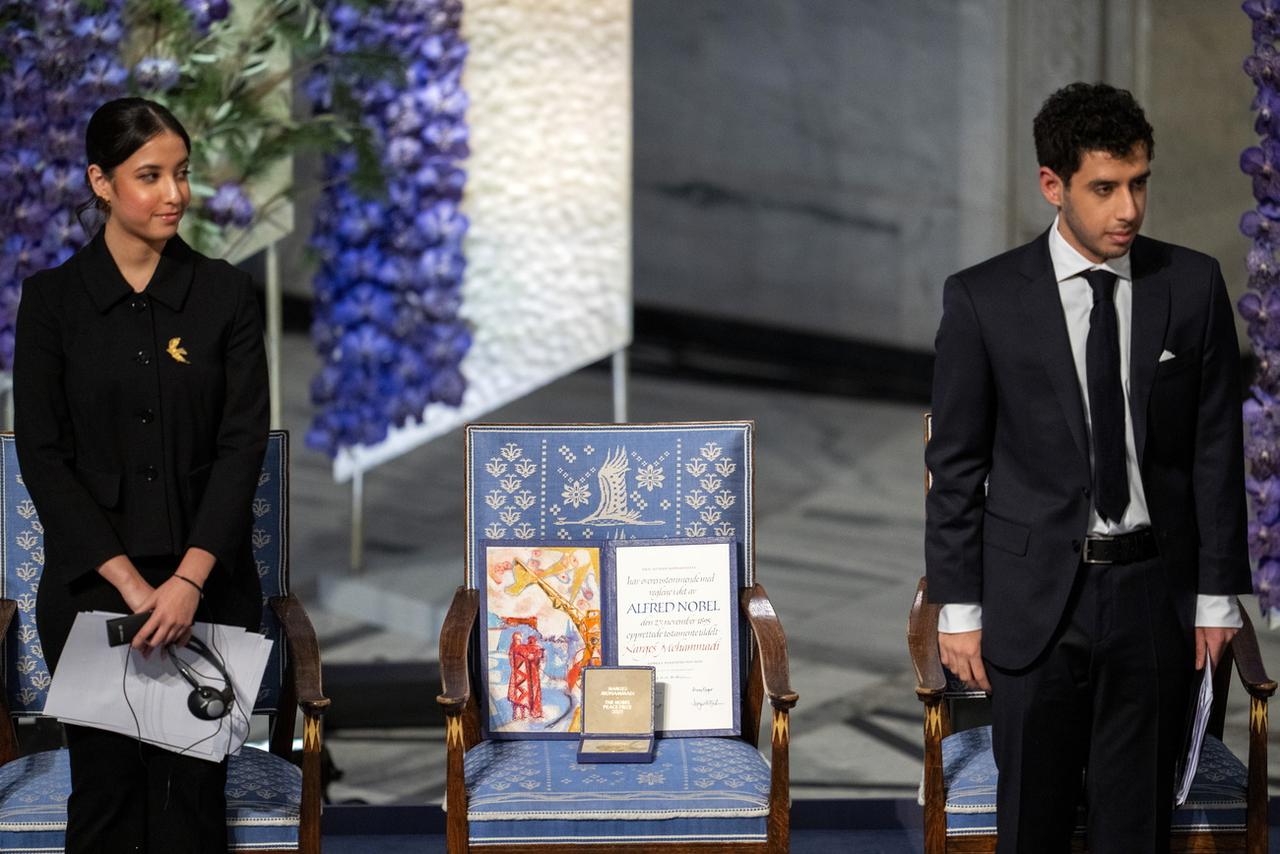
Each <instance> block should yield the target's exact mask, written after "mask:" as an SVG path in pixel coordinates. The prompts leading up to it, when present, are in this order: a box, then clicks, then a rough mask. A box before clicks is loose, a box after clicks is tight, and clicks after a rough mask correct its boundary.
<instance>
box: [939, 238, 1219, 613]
mask: <svg viewBox="0 0 1280 854" xmlns="http://www.w3.org/2000/svg"><path fill="white" fill-rule="evenodd" d="M1058 228H1059V222H1058V219H1057V218H1055V219H1054V221H1053V228H1051V229H1049V257H1050V259H1051V260H1052V261H1053V273H1054V277H1055V278H1056V279H1057V280H1058V297H1059V298H1060V299H1061V300H1062V313H1063V315H1064V316H1065V317H1066V321H1067V336H1068V338H1070V340H1071V356H1072V359H1073V361H1074V362H1075V366H1076V377H1077V378H1078V379H1079V381H1080V396H1081V404H1082V405H1083V407H1084V423H1085V428H1086V430H1088V432H1089V464H1090V466H1092V465H1093V427H1092V423H1091V421H1090V418H1089V381H1088V376H1087V374H1086V369H1085V350H1086V342H1087V340H1088V337H1089V313H1090V312H1091V311H1092V310H1093V289H1092V288H1090V287H1089V283H1088V281H1086V280H1085V278H1084V277H1083V276H1082V275H1081V274H1083V273H1085V272H1087V271H1089V270H1107V271H1108V272H1111V273H1114V274H1115V276H1116V291H1115V303H1116V333H1117V335H1118V337H1119V340H1120V381H1121V383H1122V385H1123V387H1124V397H1125V408H1124V458H1125V470H1126V472H1127V473H1128V476H1129V506H1128V507H1126V508H1125V511H1124V516H1123V517H1122V518H1121V519H1120V520H1119V521H1116V522H1109V521H1107V520H1105V519H1103V518H1102V517H1101V516H1099V515H1098V508H1097V507H1094V506H1092V505H1090V507H1089V533H1090V534H1107V535H1114V534H1126V533H1129V532H1131V531H1136V530H1138V529H1140V528H1146V527H1150V525H1151V516H1150V514H1149V513H1148V511H1147V496H1146V494H1145V493H1144V492H1143V490H1142V470H1141V469H1139V468H1138V452H1137V446H1136V444H1135V443H1134V440H1133V418H1132V417H1131V415H1130V413H1129V340H1130V320H1131V318H1132V316H1133V274H1132V270H1131V267H1130V261H1129V255H1128V253H1125V254H1124V255H1122V256H1120V257H1119V258H1111V259H1109V260H1107V261H1106V262H1104V263H1102V264H1095V263H1093V262H1092V261H1090V260H1089V259H1088V258H1086V257H1084V256H1083V255H1081V254H1080V253H1079V252H1078V251H1076V248H1075V247H1074V246H1072V245H1071V244H1070V243H1068V242H1067V240H1066V238H1064V237H1063V236H1062V233H1061V232H1060V231H1059V230H1058ZM1243 624H1244V621H1243V620H1242V619H1241V617H1240V609H1239V607H1238V606H1237V605H1236V599H1235V597H1234V596H1203V595H1200V596H1197V597H1196V625H1197V626H1204V627H1210V626H1219V627H1226V628H1240V626H1242V625H1243ZM980 628H982V605H981V604H979V603H953V604H947V605H943V606H942V609H941V613H940V614H939V615H938V631H940V632H969V631H976V630H977V629H980Z"/></svg>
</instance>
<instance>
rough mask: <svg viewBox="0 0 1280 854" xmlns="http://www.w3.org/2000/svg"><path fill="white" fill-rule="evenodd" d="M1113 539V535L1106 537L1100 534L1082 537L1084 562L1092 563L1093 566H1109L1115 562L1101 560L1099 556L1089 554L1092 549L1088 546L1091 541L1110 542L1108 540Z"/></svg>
mask: <svg viewBox="0 0 1280 854" xmlns="http://www.w3.org/2000/svg"><path fill="white" fill-rule="evenodd" d="M1113 539H1114V538H1113V537H1107V536H1101V535H1095V536H1092V537H1085V539H1084V557H1083V558H1082V560H1083V561H1084V562H1085V563H1087V564H1092V565H1094V566H1111V565H1113V564H1114V563H1115V561H1114V560H1102V559H1101V558H1096V557H1093V556H1091V555H1090V552H1091V551H1092V549H1090V548H1089V546H1090V544H1092V543H1105V542H1110V541H1111V540H1113Z"/></svg>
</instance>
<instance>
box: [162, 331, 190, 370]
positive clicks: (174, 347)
mask: <svg viewBox="0 0 1280 854" xmlns="http://www.w3.org/2000/svg"><path fill="white" fill-rule="evenodd" d="M165 352H167V353H168V354H169V355H170V356H172V357H173V360H174V361H175V362H181V363H182V364H184V365H189V364H191V363H190V362H188V361H187V350H186V348H185V347H183V346H182V337H181V336H179V337H177V338H170V339H169V347H168V348H167V349H166V350H165Z"/></svg>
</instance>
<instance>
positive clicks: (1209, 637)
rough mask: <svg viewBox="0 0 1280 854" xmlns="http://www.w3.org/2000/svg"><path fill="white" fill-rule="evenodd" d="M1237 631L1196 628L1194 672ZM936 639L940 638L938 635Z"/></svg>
mask: <svg viewBox="0 0 1280 854" xmlns="http://www.w3.org/2000/svg"><path fill="white" fill-rule="evenodd" d="M1237 631H1239V629H1226V628H1216V627H1213V626H1196V670H1203V669H1204V656H1205V652H1206V651H1207V652H1208V653H1209V658H1210V659H1212V660H1213V663H1214V666H1217V664H1218V662H1219V661H1221V660H1222V651H1223V650H1225V649H1226V648H1227V644H1229V643H1231V639H1232V638H1233V637H1235V636H1236V632H1237ZM938 637H942V636H941V635H939V636H938Z"/></svg>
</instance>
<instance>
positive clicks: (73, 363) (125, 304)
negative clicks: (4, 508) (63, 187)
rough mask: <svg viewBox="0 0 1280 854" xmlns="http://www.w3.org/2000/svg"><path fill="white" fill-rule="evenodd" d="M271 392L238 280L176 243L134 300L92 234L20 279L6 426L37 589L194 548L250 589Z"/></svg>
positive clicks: (250, 307)
mask: <svg viewBox="0 0 1280 854" xmlns="http://www.w3.org/2000/svg"><path fill="white" fill-rule="evenodd" d="M267 388H268V387H267V370H266V356H265V352H264V348H263V341H262V325H261V321H260V319H259V312H258V306H257V302H256V299H255V296H254V291H253V286H252V282H251V281H250V277H249V276H248V274H246V273H244V272H241V271H240V270H237V269H236V268H234V267H232V266H231V265H229V264H227V263H226V262H223V261H215V260H211V259H209V258H206V257H204V256H203V255H200V254H199V253H197V252H195V251H193V250H192V249H191V248H190V247H188V246H187V245H186V244H185V243H184V242H183V241H182V240H181V239H180V238H178V237H174V238H172V239H170V240H169V242H168V244H167V245H166V246H165V250H164V253H163V255H162V257H161V259H160V264H159V266H158V267H157V268H156V272H155V275H154V277H153V278H152V280H151V282H150V283H149V284H148V286H147V288H146V289H145V290H144V291H143V292H142V293H140V294H136V293H135V292H134V291H133V289H132V288H130V287H129V284H128V283H127V282H126V281H125V280H124V277H123V276H122V275H121V274H120V271H119V269H118V268H117V267H116V265H115V262H114V261H113V260H112V258H111V256H110V254H109V253H108V251H107V247H106V243H105V241H104V239H103V235H102V233H101V232H99V233H98V235H97V236H96V237H95V238H94V239H93V240H92V241H91V242H90V243H89V245H88V246H86V247H85V248H84V249H82V250H81V251H80V252H78V253H76V255H74V256H73V257H72V258H71V259H69V260H68V261H67V262H66V263H64V264H63V265H61V266H60V267H57V268H55V269H52V270H45V271H43V272H41V273H37V274H36V275H34V276H32V277H31V278H29V279H27V280H26V282H24V283H23V291H22V302H21V304H20V306H19V309H18V323H17V339H16V343H15V352H14V407H15V410H14V411H15V433H16V439H17V451H18V461H19V464H20V466H21V469H22V476H23V480H24V482H25V483H26V485H27V488H28V489H29V490H30V491H31V497H32V500H33V501H34V502H35V504H36V510H37V511H38V513H39V515H40V521H41V523H42V524H43V526H44V532H45V553H46V554H45V570H44V580H43V583H42V590H43V588H44V587H46V586H47V585H50V584H54V585H67V584H70V583H72V582H73V581H75V580H76V579H78V578H80V577H81V576H83V575H84V574H85V573H91V572H93V571H94V569H95V568H96V567H97V566H99V565H100V564H101V563H102V562H103V561H105V560H107V559H108V558H110V557H112V556H114V555H117V554H127V555H129V556H130V557H134V558H136V557H143V556H160V555H181V554H183V553H184V552H185V551H186V549H187V548H188V547H190V546H198V547H200V548H204V549H207V550H208V551H210V552H212V553H213V554H214V556H215V557H217V559H218V563H219V565H220V567H222V569H221V572H223V573H226V572H246V571H247V572H249V573H251V574H252V576H253V577H252V581H253V583H254V584H255V585H256V582H257V575H256V572H253V561H252V554H251V551H250V545H249V541H248V535H249V531H250V530H251V527H252V515H251V510H250V505H251V502H252V501H253V494H254V490H255V488H256V486H257V481H258V475H259V472H260V470H261V467H262V457H263V454H264V452H265V450H266V442H267V427H268V390H267ZM246 563H247V566H246ZM219 571H220V570H219V569H218V568H215V570H214V572H215V575H216V574H217V573H219ZM225 580H226V579H225V578H223V579H215V578H211V581H215V586H216V582H219V581H222V582H225Z"/></svg>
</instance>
